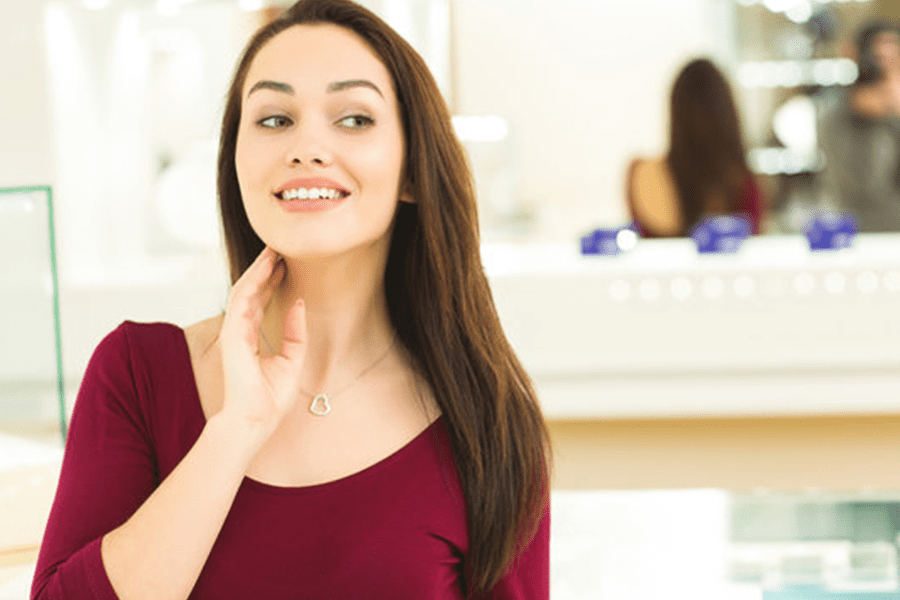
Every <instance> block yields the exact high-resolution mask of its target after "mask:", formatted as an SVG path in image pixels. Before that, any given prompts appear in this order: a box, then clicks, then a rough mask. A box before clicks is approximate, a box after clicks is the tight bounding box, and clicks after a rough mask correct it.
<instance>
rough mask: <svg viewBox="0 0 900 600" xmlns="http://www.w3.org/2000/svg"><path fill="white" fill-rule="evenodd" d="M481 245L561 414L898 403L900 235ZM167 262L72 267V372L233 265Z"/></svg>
mask: <svg viewBox="0 0 900 600" xmlns="http://www.w3.org/2000/svg"><path fill="white" fill-rule="evenodd" d="M483 253H484V257H485V266H486V270H487V272H488V276H489V278H490V281H491V285H492V288H493V291H494V297H495V301H496V303H497V307H498V310H499V312H500V315H501V319H502V321H503V324H504V327H505V329H506V332H507V335H508V336H509V338H510V340H511V341H512V343H513V345H514V347H515V348H516V350H517V352H518V353H519V356H520V358H521V359H522V361H523V363H524V364H525V366H526V368H527V369H528V370H529V372H530V373H531V374H532V376H533V378H534V380H535V382H536V384H537V386H538V390H539V392H540V396H541V400H542V402H543V404H544V407H545V410H546V413H547V415H548V416H549V417H551V418H573V419H574V418H577V419H593V418H624V417H675V416H724V415H735V416H736V415H791V414H842V413H843V414H848V413H879V412H900V318H898V310H900V236H890V235H881V236H877V235H868V236H860V238H859V239H858V240H857V243H856V244H855V246H854V247H853V248H851V249H848V250H845V251H841V252H837V253H815V254H814V253H811V252H809V250H808V249H807V247H806V244H805V240H804V239H803V238H801V237H761V238H756V239H751V240H748V241H747V243H746V244H745V246H744V248H742V250H741V251H740V252H739V253H738V254H736V255H732V256H712V257H710V256H698V255H697V254H696V252H695V251H694V247H693V244H692V242H691V241H690V240H644V241H642V242H641V243H640V245H639V246H638V248H637V249H636V250H635V251H634V252H632V253H630V254H628V255H625V256H619V257H599V256H591V257H582V256H581V255H579V254H578V246H577V244H576V243H575V242H573V243H572V244H571V245H569V246H567V245H486V246H485V248H484V250H483ZM162 271H164V272H165V273H167V277H165V278H162V277H159V276H158V274H159V273H160V268H159V267H158V266H157V267H154V269H153V272H155V273H156V275H154V276H153V277H148V278H146V279H147V281H143V280H142V279H141V277H140V275H139V273H137V272H136V270H135V269H134V268H133V266H132V267H131V268H128V270H127V271H123V273H125V272H127V273H128V279H129V283H128V284H127V285H123V284H122V283H120V282H118V278H117V277H116V276H115V273H114V272H113V271H109V272H105V274H103V275H102V276H93V277H81V279H80V281H78V280H76V281H72V280H70V281H66V280H64V281H63V289H62V291H61V295H62V303H63V306H62V321H63V330H62V335H63V347H64V364H65V367H66V374H67V380H69V381H70V382H77V379H78V377H80V373H81V372H82V371H83V369H84V367H85V365H86V362H87V359H88V357H89V355H90V352H91V351H92V349H93V347H94V346H95V345H96V343H97V342H98V341H99V339H100V338H102V336H103V335H104V334H105V333H106V332H108V331H109V330H110V329H111V328H113V327H115V325H116V324H118V323H119V322H120V321H121V320H122V319H125V318H129V319H133V320H169V321H174V322H176V323H179V324H187V323H189V322H192V321H193V320H196V319H199V318H201V317H203V316H205V315H209V314H212V313H213V312H215V311H216V310H219V309H220V308H221V306H222V302H223V299H224V297H225V288H226V285H225V281H224V270H220V269H217V268H211V266H210V265H205V266H202V268H201V266H198V265H196V264H192V263H191V262H190V261H187V262H183V263H172V264H171V266H168V267H166V268H165V269H163V270H162ZM98 307H102V308H98Z"/></svg>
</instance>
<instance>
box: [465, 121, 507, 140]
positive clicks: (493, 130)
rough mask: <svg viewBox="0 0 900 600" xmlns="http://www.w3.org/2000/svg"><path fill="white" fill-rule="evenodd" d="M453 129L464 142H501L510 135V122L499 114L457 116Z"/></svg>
mask: <svg viewBox="0 0 900 600" xmlns="http://www.w3.org/2000/svg"><path fill="white" fill-rule="evenodd" d="M453 130H454V131H455V132H456V136H457V137H458V138H459V139H460V141H463V142H499V141H501V140H504V139H506V136H507V135H509V124H508V123H507V122H506V119H504V118H503V117H500V116H497V115H485V116H474V117H468V116H467V117H463V116H456V117H453Z"/></svg>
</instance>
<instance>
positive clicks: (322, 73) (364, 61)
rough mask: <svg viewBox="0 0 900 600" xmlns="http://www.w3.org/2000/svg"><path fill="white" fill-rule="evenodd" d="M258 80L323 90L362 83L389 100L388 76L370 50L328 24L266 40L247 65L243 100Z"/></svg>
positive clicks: (301, 27) (347, 32) (304, 27)
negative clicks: (349, 82)
mask: <svg viewBox="0 0 900 600" xmlns="http://www.w3.org/2000/svg"><path fill="white" fill-rule="evenodd" d="M260 80H268V81H284V83H288V84H291V85H292V86H298V85H299V86H301V88H306V86H313V87H314V88H315V87H321V88H322V89H323V90H325V89H326V88H327V87H328V86H329V85H330V84H332V83H334V82H340V81H349V80H365V81H371V82H372V83H374V84H375V85H376V86H377V87H378V88H379V89H380V90H381V91H382V94H383V96H384V97H385V99H387V98H388V95H389V94H390V95H391V96H393V82H392V80H391V75H390V73H389V72H388V70H387V67H385V66H384V63H382V62H381V59H380V58H379V57H378V55H377V54H375V52H374V51H373V50H372V48H371V47H369V45H368V44H367V43H366V42H365V41H364V40H363V39H362V38H361V37H360V36H359V35H357V34H356V33H354V32H353V31H350V30H349V29H346V28H344V27H340V26H338V25H333V24H330V23H329V24H315V25H294V26H293V27H290V28H289V29H286V30H284V31H282V32H281V33H279V34H278V35H276V36H275V37H273V38H272V39H271V40H269V42H268V43H266V44H265V45H264V46H263V47H262V48H260V50H259V52H258V53H257V54H256V56H255V57H254V58H253V62H252V63H251V64H250V69H249V70H248V72H247V78H246V80H245V81H244V90H243V95H244V97H246V95H247V93H248V91H249V90H250V89H251V88H252V86H254V85H255V84H256V83H257V82H258V81H260ZM310 91H316V90H314V89H313V90H310Z"/></svg>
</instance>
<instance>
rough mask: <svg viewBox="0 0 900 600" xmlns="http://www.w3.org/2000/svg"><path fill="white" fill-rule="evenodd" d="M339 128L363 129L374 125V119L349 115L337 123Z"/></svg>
mask: <svg viewBox="0 0 900 600" xmlns="http://www.w3.org/2000/svg"><path fill="white" fill-rule="evenodd" d="M338 123H339V124H340V126H341V127H345V128H346V129H365V128H366V127H370V126H372V125H374V124H375V119H373V118H372V117H367V116H366V115H351V116H349V117H344V118H343V119H341V120H340V121H338Z"/></svg>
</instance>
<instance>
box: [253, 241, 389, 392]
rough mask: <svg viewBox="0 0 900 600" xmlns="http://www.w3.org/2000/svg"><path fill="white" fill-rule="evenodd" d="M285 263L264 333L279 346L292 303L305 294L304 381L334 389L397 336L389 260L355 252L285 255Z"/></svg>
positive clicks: (311, 389) (312, 388) (310, 385)
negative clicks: (364, 259) (387, 279)
mask: <svg viewBox="0 0 900 600" xmlns="http://www.w3.org/2000/svg"><path fill="white" fill-rule="evenodd" d="M357 258H358V257H357ZM368 262H371V261H368ZM285 263H286V265H287V275H286V277H285V279H284V281H283V282H282V284H281V285H280V286H279V288H278V290H277V291H276V292H275V295H274V296H273V299H272V302H271V304H270V305H269V307H268V309H267V310H266V314H265V317H264V319H263V324H262V331H263V334H264V336H265V338H266V340H267V341H268V342H269V344H270V345H271V346H272V348H274V349H276V350H278V349H279V348H280V347H281V338H282V332H283V331H284V320H285V315H286V313H287V309H288V308H289V307H290V306H291V305H292V304H293V303H294V302H295V301H296V300H297V298H303V302H304V304H305V306H306V328H307V344H308V348H307V352H306V359H305V362H304V367H303V375H302V377H301V381H302V387H303V388H304V389H306V390H307V391H309V392H312V393H318V392H319V391H328V392H332V393H334V392H335V391H337V388H339V387H341V386H344V385H346V384H348V383H350V382H351V381H353V380H354V379H355V378H357V377H358V376H359V374H360V372H362V371H363V370H365V369H366V368H367V367H368V366H369V365H371V364H372V363H373V362H374V361H376V360H377V359H378V358H379V357H380V356H382V355H383V354H384V352H385V350H386V349H387V348H388V346H389V345H390V344H391V341H392V339H393V336H394V333H393V327H392V325H391V323H390V317H389V314H388V307H387V298H386V295H385V288H384V264H383V263H384V260H383V259H382V261H380V263H381V264H380V265H370V264H360V262H359V260H353V258H351V257H338V258H334V257H328V258H302V259H292V258H288V257H285Z"/></svg>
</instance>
